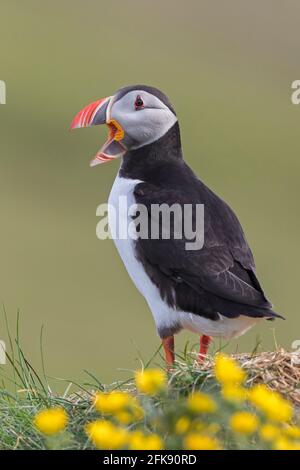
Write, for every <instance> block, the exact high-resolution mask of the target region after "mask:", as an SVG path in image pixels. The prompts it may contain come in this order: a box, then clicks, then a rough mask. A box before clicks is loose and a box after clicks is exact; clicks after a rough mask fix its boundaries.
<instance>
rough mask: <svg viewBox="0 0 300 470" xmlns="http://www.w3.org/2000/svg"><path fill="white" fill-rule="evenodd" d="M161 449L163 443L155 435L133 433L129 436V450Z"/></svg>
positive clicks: (139, 432)
mask: <svg viewBox="0 0 300 470" xmlns="http://www.w3.org/2000/svg"><path fill="white" fill-rule="evenodd" d="M163 448H164V445H163V442H162V440H161V438H160V437H159V436H158V435H157V434H148V435H146V434H144V433H143V432H141V431H134V432H132V433H131V434H130V437H129V449H130V450H162V449H163Z"/></svg>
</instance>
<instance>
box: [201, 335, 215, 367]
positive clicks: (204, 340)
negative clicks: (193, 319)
mask: <svg viewBox="0 0 300 470" xmlns="http://www.w3.org/2000/svg"><path fill="white" fill-rule="evenodd" d="M211 340H212V337H211V336H206V335H202V336H200V351H199V355H198V362H202V361H203V359H204V358H205V356H206V353H207V351H208V348H209V344H210V342H211Z"/></svg>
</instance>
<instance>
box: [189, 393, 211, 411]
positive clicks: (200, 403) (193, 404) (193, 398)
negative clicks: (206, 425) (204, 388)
mask: <svg viewBox="0 0 300 470" xmlns="http://www.w3.org/2000/svg"><path fill="white" fill-rule="evenodd" d="M187 406H188V409H189V410H190V411H192V412H193V413H214V412H215V411H216V409H217V405H216V402H215V401H214V400H213V399H212V398H211V397H210V396H209V395H207V394H206V393H202V392H195V393H193V394H191V395H190V396H189V397H188V400H187Z"/></svg>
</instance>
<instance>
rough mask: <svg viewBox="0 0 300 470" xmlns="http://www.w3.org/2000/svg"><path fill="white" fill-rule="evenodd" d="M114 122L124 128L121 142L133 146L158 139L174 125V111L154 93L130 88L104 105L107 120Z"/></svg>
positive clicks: (128, 146) (133, 147) (175, 119)
mask: <svg viewBox="0 0 300 470" xmlns="http://www.w3.org/2000/svg"><path fill="white" fill-rule="evenodd" d="M111 119H113V120H115V121H117V122H118V123H119V124H120V126H121V127H122V129H123V131H124V137H123V139H122V143H124V145H125V147H126V148H127V149H137V148H139V147H142V146H144V145H148V144H150V143H152V142H155V141H156V140H158V139H160V137H162V136H163V135H164V134H166V132H167V131H168V130H169V129H170V128H171V127H172V126H173V125H174V124H175V122H176V121H177V117H176V116H175V114H174V113H173V112H172V111H171V110H170V109H169V108H168V107H167V106H166V105H165V104H164V103H163V102H162V101H161V100H160V99H159V98H157V97H156V96H154V95H152V94H151V93H148V92H147V91H144V90H133V91H130V92H128V93H127V94H126V95H124V96H123V97H122V98H121V99H118V95H116V97H115V98H113V99H112V100H111V102H110V104H109V106H108V108H107V121H109V120H111Z"/></svg>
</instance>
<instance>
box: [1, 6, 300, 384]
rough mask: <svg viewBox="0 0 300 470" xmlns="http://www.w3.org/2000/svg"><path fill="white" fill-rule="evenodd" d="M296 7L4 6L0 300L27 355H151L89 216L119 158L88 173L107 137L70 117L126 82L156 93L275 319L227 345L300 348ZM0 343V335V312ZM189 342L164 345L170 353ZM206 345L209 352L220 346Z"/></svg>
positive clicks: (56, 371)
mask: <svg viewBox="0 0 300 470" xmlns="http://www.w3.org/2000/svg"><path fill="white" fill-rule="evenodd" d="M299 19H300V4H299V2H297V1H291V0H287V1H283V0H281V1H276V0H264V1H252V2H249V1H247V2H246V1H230V0H229V1H226V2H224V1H221V0H219V1H212V0H206V1H199V0H198V1H186V2H178V1H171V0H164V1H163V2H162V1H157V0H152V1H151V2H146V1H139V2H138V1H133V0H127V1H125V2H124V1H122V2H121V1H114V2H108V1H100V0H98V1H96V0H87V1H79V0H72V1H71V0H60V1H57V0H54V1H53V0H52V1H51V2H50V1H37V0H36V1H34V0H24V1H20V0H19V1H15V0H1V3H0V21H1V27H0V51H1V57H0V60H1V62H0V79H1V80H5V82H6V85H7V104H6V105H1V106H0V132H1V136H0V185H1V186H0V187H1V198H0V214H1V230H0V237H1V238H0V253H1V255H0V299H1V300H2V301H3V303H4V304H5V307H6V309H7V312H8V316H9V319H10V322H11V325H12V329H13V330H14V322H15V318H16V311H17V309H18V308H19V309H20V311H21V327H20V332H21V337H22V342H23V346H24V348H25V351H26V353H27V355H28V357H29V359H30V360H31V361H32V362H33V363H34V364H38V363H39V333H40V328H41V325H44V328H45V330H44V333H45V334H44V350H45V358H46V365H47V372H48V374H49V375H52V376H61V377H66V378H72V379H76V380H82V378H83V376H84V373H83V369H88V370H90V371H92V372H93V373H95V374H96V375H97V376H98V377H99V379H100V380H103V381H111V380H113V379H117V378H124V377H127V375H128V373H127V372H124V371H118V369H132V368H135V367H136V366H137V364H138V361H137V359H138V358H139V357H140V356H141V357H142V358H143V359H144V360H147V359H149V358H150V357H151V355H152V354H153V353H154V351H155V350H156V348H157V347H158V346H159V339H158V337H157V335H156V331H155V327H154V323H153V320H152V317H151V313H150V311H149V310H148V307H147V305H146V304H145V301H144V299H143V298H142V297H141V296H140V294H139V293H138V292H137V291H136V289H135V287H134V286H133V284H132V283H131V281H130V279H129V277H128V276H127V273H126V272H125V269H124V267H123V265H122V263H121V260H120V259H119V257H118V254H117V252H116V250H115V248H114V246H113V242H112V241H111V240H106V241H99V240H98V239H97V238H96V234H95V230H96V224H97V221H98V220H97V218H96V207H97V206H98V204H100V203H102V202H106V201H107V197H108V194H109V191H110V188H111V186H112V182H113V180H114V177H115V174H116V173H117V171H118V165H119V162H113V163H111V164H108V165H103V166H101V167H96V168H94V169H91V168H90V167H89V160H90V158H91V157H92V156H93V155H94V153H95V151H97V150H98V148H99V147H100V146H101V144H102V143H103V141H104V139H105V136H106V129H104V128H99V127H95V128H92V129H86V130H84V131H78V132H74V133H70V132H69V131H68V127H69V124H70V122H71V120H72V118H73V116H74V115H75V114H76V113H77V111H79V110H80V109H81V108H82V107H83V106H84V105H86V104H88V103H90V102H91V101H93V100H95V99H98V98H102V97H104V96H107V95H111V94H113V93H114V92H115V91H116V90H117V89H118V88H119V87H121V86H123V85H127V84H135V83H145V84H150V85H153V86H156V87H158V88H160V89H162V90H163V91H164V92H165V93H166V94H167V95H168V96H169V97H170V99H171V101H172V102H173V103H174V105H175V108H176V111H177V113H178V116H179V120H180V124H181V132H182V141H183V148H184V153H185V158H186V160H187V162H188V163H189V164H190V165H191V166H192V167H193V169H194V170H195V171H196V173H197V174H198V175H199V177H200V178H201V179H202V180H204V181H205V182H206V183H207V184H208V185H209V186H210V187H211V188H212V189H214V190H215V191H216V192H217V193H218V194H219V195H220V196H222V197H223V198H224V199H225V200H226V201H227V202H228V203H229V204H230V205H231V206H232V207H233V208H234V210H235V211H236V213H237V214H238V216H239V218H240V220H241V222H242V224H243V226H244V229H245V231H246V234H247V237H248V240H249V242H250V245H251V246H252V249H253V251H254V254H255V258H256V263H257V270H258V275H259V277H260V279H261V281H262V283H263V285H264V287H265V290H266V292H267V294H268V296H269V297H270V299H271V300H272V301H273V303H274V304H275V307H276V310H277V311H278V312H282V313H284V315H285V316H286V318H287V320H286V321H280V320H279V321H276V323H271V324H270V323H269V322H265V323H264V324H262V325H260V326H259V327H256V328H254V329H253V330H252V331H251V332H250V333H248V334H247V335H246V336H244V337H242V338H240V339H238V340H234V341H232V342H231V344H230V345H229V346H228V350H239V351H247V350H251V349H253V348H254V346H255V344H256V340H257V336H259V337H260V338H261V340H262V348H263V349H268V348H273V347H274V338H273V329H274V328H275V335H276V339H277V342H278V344H280V345H283V346H285V347H287V348H289V347H291V343H292V342H293V341H294V340H296V339H299V338H300V331H299V327H300V315H299V309H298V295H299V273H298V267H299V261H300V259H299V247H298V243H299V235H300V224H299V209H298V204H299V195H300V189H299V155H300V137H299V136H300V134H299V120H300V105H299V106H295V105H292V103H291V92H292V91H291V83H292V81H293V80H296V79H299V78H300V63H299V57H300V35H299ZM0 325H1V332H0V338H2V339H7V337H6V333H5V331H4V321H3V316H2V315H1V318H0ZM187 339H189V341H190V342H191V344H193V343H195V342H196V341H197V337H196V336H195V335H192V334H190V333H181V335H180V336H179V337H177V345H178V349H179V350H182V349H183V347H184V344H185V343H186V341H187ZM217 345H218V344H216V346H217Z"/></svg>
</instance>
